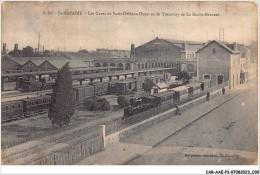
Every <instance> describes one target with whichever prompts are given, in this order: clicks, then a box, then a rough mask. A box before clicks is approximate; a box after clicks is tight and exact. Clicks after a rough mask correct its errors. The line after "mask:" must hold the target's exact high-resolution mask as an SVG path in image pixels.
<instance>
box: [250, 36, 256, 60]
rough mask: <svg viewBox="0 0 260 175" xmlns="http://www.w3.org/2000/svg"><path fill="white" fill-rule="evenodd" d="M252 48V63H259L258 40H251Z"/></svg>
mask: <svg viewBox="0 0 260 175" xmlns="http://www.w3.org/2000/svg"><path fill="white" fill-rule="evenodd" d="M249 49H250V62H251V63H257V60H258V43H257V41H253V42H251V44H250V45H249Z"/></svg>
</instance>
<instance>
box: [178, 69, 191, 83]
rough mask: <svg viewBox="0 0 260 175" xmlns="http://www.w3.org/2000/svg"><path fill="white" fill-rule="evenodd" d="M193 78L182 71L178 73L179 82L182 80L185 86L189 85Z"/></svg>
mask: <svg viewBox="0 0 260 175" xmlns="http://www.w3.org/2000/svg"><path fill="white" fill-rule="evenodd" d="M191 78H192V76H191V75H189V74H188V72H186V71H181V72H179V73H178V76H177V80H182V82H183V83H184V84H188V83H189V82H190V80H191Z"/></svg>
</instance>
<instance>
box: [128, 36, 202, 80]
mask: <svg viewBox="0 0 260 175" xmlns="http://www.w3.org/2000/svg"><path fill="white" fill-rule="evenodd" d="M202 46H203V43H201V42H194V41H181V40H170V39H160V38H158V37H157V38H156V39H154V40H152V41H150V42H147V43H145V44H143V45H141V46H139V47H137V48H133V47H134V46H133V44H132V45H131V58H133V57H134V61H135V68H136V69H144V68H153V67H174V68H176V70H177V71H187V72H189V73H190V74H192V75H196V72H197V56H196V51H198V50H199V49H200V48H201V47H202Z"/></svg>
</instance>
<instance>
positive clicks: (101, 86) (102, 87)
mask: <svg viewBox="0 0 260 175" xmlns="http://www.w3.org/2000/svg"><path fill="white" fill-rule="evenodd" d="M90 85H92V86H94V93H95V95H105V94H107V93H108V82H94V83H91V84H90Z"/></svg>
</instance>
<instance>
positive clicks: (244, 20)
mask: <svg viewBox="0 0 260 175" xmlns="http://www.w3.org/2000/svg"><path fill="white" fill-rule="evenodd" d="M257 8H258V6H257V4H256V3H254V2H42V1H39V2H3V3H2V7H1V12H2V13H1V18H2V19H1V21H2V25H1V26H2V28H1V36H2V38H1V39H2V40H1V42H2V44H3V43H6V44H7V47H8V49H9V51H10V50H12V49H13V48H14V44H15V43H17V44H18V45H19V49H22V48H23V47H26V46H28V45H29V46H32V47H34V48H36V47H37V45H38V38H39V32H40V35H41V36H40V38H41V39H40V45H41V48H42V46H43V45H44V48H45V50H46V49H48V50H51V49H54V50H58V47H59V49H60V50H61V49H62V50H64V48H65V49H66V51H78V50H79V49H80V48H81V49H87V50H89V51H90V50H96V48H106V49H123V50H130V45H131V44H132V43H134V44H135V46H139V45H142V44H144V43H146V42H149V41H151V40H153V39H155V38H156V37H159V38H165V39H177V40H191V41H201V42H206V41H208V40H218V39H219V29H220V28H224V40H225V41H226V42H239V43H244V44H247V45H248V44H250V42H251V41H256V40H257V27H258V24H257V22H258V14H257V13H258V9H257ZM48 11H49V12H52V13H53V14H52V15H51V14H49V15H46V14H44V12H46V13H48ZM59 11H60V12H63V11H81V12H82V13H83V15H58V12H59ZM89 12H90V13H91V14H92V13H94V15H88V13H89ZM108 12H110V13H111V14H112V15H107V14H108ZM113 12H115V13H117V12H121V13H123V12H131V13H138V14H139V12H142V13H149V16H143V15H141V16H140V15H113ZM157 12H158V13H159V14H160V16H151V13H155V15H156V13H157ZM163 12H165V13H171V14H173V15H176V14H179V16H178V17H177V16H163ZM55 13H57V14H55ZM96 13H105V14H106V15H99V14H96ZM181 13H184V14H185V16H180V15H181ZM186 13H189V14H191V16H186ZM193 13H196V14H205V13H210V14H219V16H192V14H193Z"/></svg>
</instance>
